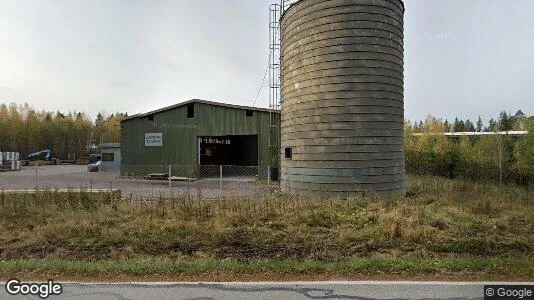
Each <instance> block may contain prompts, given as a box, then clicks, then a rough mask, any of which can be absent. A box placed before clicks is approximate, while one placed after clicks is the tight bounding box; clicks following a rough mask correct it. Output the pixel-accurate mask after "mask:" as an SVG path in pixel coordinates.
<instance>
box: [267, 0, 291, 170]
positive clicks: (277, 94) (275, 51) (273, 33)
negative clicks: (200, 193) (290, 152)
mask: <svg viewBox="0 0 534 300" xmlns="http://www.w3.org/2000/svg"><path fill="white" fill-rule="evenodd" d="M296 2H298V0H280V3H273V4H271V5H270V6H269V112H270V113H269V145H268V146H269V153H270V154H271V157H270V162H269V164H276V163H277V162H278V159H279V157H280V154H281V149H280V144H281V143H280V135H281V132H280V130H281V127H280V118H281V112H280V107H281V104H282V91H281V88H282V87H281V69H280V68H281V66H280V55H281V53H280V51H281V30H280V21H281V18H282V14H283V13H284V11H285V10H286V9H288V8H289V7H290V6H291V5H292V4H294V3H296Z"/></svg>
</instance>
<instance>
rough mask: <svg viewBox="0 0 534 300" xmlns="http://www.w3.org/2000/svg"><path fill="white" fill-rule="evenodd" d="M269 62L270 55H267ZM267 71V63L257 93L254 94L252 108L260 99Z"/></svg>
mask: <svg viewBox="0 0 534 300" xmlns="http://www.w3.org/2000/svg"><path fill="white" fill-rule="evenodd" d="M268 60H269V61H270V60H271V54H270V53H269V59H268ZM268 71H269V63H267V68H265V73H264V74H263V79H262V80H261V85H260V88H259V89H258V93H257V94H256V99H254V104H252V106H253V107H254V106H256V102H257V101H258V98H259V97H260V93H261V90H262V89H263V85H264V84H265V78H267V72H268Z"/></svg>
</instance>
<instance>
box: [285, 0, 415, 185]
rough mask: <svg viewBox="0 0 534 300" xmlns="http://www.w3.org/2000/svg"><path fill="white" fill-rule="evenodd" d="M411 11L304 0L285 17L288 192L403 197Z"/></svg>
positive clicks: (395, 5)
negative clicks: (407, 41)
mask: <svg viewBox="0 0 534 300" xmlns="http://www.w3.org/2000/svg"><path fill="white" fill-rule="evenodd" d="M403 18H404V4H403V2H402V1H401V0H301V1H298V2H296V3H295V4H293V5H292V6H291V7H290V8H289V9H288V10H287V11H286V12H285V13H284V14H283V16H282V19H281V77H282V117H281V147H282V149H281V150H282V153H281V187H282V190H283V191H285V192H289V193H294V194H303V195H324V196H330V195H349V194H361V193H365V192H376V193H388V194H403V193H405V190H406V170H405V159H404V87H403V86H404V82H403V81H404V76H403V73H404V70H403V65H404V63H403V59H404V47H403V43H404V42H403V39H404V34H403V31H404V29H403V27H404V26H403V21H404V20H403Z"/></svg>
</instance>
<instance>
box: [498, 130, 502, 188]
mask: <svg viewBox="0 0 534 300" xmlns="http://www.w3.org/2000/svg"><path fill="white" fill-rule="evenodd" d="M499 183H500V184H502V135H499Z"/></svg>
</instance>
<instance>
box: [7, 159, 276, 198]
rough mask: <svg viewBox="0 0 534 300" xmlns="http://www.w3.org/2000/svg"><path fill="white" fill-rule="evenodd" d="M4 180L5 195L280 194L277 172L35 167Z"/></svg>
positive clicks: (269, 168)
mask: <svg viewBox="0 0 534 300" xmlns="http://www.w3.org/2000/svg"><path fill="white" fill-rule="evenodd" d="M13 174H14V175H11V176H3V177H0V188H1V189H2V190H3V191H6V192H21V191H24V192H29V191H35V190H39V191H54V190H83V191H89V192H90V191H95V192H96V191H106V190H112V191H117V190H120V194H121V196H122V198H123V199H129V200H133V201H135V200H155V199H161V198H181V197H186V198H199V199H220V198H228V197H246V198H250V199H260V198H262V197H265V196H267V195H269V194H270V193H272V192H274V191H277V190H278V189H279V185H278V167H272V166H227V165H225V166H198V165H197V166H194V165H190V166H185V165H123V166H122V167H121V171H120V173H119V172H106V171H100V172H89V170H88V169H87V167H86V166H74V165H68V166H33V167H27V168H24V169H23V171H21V172H17V173H13Z"/></svg>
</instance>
